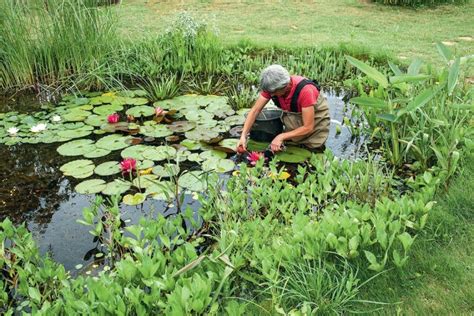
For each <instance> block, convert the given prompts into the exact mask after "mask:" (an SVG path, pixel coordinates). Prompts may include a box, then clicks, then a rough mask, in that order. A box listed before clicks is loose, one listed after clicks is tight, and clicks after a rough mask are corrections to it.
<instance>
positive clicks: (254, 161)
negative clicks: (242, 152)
mask: <svg viewBox="0 0 474 316" xmlns="http://www.w3.org/2000/svg"><path fill="white" fill-rule="evenodd" d="M264 158H265V156H264V155H263V153H260V152H258V151H252V152H251V153H250V154H249V155H248V157H247V160H248V161H249V162H250V164H251V165H252V166H255V165H256V164H257V161H259V160H260V159H264Z"/></svg>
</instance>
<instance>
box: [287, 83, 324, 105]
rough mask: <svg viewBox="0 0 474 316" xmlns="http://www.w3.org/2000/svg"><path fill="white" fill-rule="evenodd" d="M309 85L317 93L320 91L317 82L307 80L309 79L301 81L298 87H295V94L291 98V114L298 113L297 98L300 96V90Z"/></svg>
mask: <svg viewBox="0 0 474 316" xmlns="http://www.w3.org/2000/svg"><path fill="white" fill-rule="evenodd" d="M307 84H311V85H313V86H315V87H316V89H318V92H319V91H320V88H321V87H320V86H319V84H318V82H317V81H315V80H309V79H306V78H305V79H303V80H301V81H300V82H299V83H298V85H297V86H296V89H295V92H294V93H293V96H292V97H291V112H298V97H299V96H300V92H301V90H303V88H304V87H305V86H306V85H307Z"/></svg>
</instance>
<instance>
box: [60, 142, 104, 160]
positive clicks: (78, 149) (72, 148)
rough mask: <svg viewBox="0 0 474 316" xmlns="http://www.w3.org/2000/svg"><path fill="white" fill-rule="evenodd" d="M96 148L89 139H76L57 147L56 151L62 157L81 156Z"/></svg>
mask: <svg viewBox="0 0 474 316" xmlns="http://www.w3.org/2000/svg"><path fill="white" fill-rule="evenodd" d="M95 148H96V146H95V145H94V141H92V140H90V139H78V140H73V141H70V142H68V143H65V144H62V145H61V146H59V147H58V148H57V149H56V151H57V152H58V153H59V154H60V155H62V156H81V155H84V154H85V153H87V152H89V151H92V150H94V149H95Z"/></svg>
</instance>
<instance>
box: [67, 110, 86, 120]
mask: <svg viewBox="0 0 474 316" xmlns="http://www.w3.org/2000/svg"><path fill="white" fill-rule="evenodd" d="M89 115H91V112H89V111H84V110H79V109H77V110H72V111H71V112H69V113H66V114H63V116H62V119H63V120H64V121H65V122H79V121H84V120H85V119H86V118H87V117H88V116H89Z"/></svg>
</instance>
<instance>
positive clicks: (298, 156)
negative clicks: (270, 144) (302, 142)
mask: <svg viewBox="0 0 474 316" xmlns="http://www.w3.org/2000/svg"><path fill="white" fill-rule="evenodd" d="M309 157H311V152H310V151H309V150H307V149H304V148H300V147H295V146H288V147H287V148H286V150H285V151H281V152H278V153H276V155H275V159H277V160H279V161H283V162H289V163H300V162H303V161H305V160H306V159H308V158H309Z"/></svg>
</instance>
